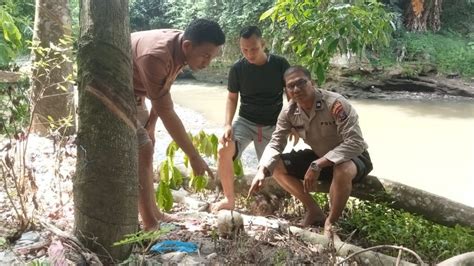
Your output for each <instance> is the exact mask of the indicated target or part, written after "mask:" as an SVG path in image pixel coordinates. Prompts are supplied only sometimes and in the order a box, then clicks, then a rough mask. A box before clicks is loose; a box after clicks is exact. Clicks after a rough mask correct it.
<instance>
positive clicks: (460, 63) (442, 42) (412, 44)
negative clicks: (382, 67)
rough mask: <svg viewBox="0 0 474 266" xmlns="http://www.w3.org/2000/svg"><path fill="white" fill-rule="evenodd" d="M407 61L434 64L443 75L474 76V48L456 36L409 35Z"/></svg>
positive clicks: (406, 38) (406, 43)
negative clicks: (452, 73) (451, 73)
mask: <svg viewBox="0 0 474 266" xmlns="http://www.w3.org/2000/svg"><path fill="white" fill-rule="evenodd" d="M404 41H405V44H404V45H406V51H407V61H415V60H416V61H417V62H418V63H420V64H424V63H433V64H435V65H436V66H437V69H438V70H439V71H440V72H442V73H449V72H457V73H459V74H461V75H463V76H469V77H472V76H474V47H473V46H470V45H469V42H468V40H466V39H464V38H462V37H459V36H455V35H442V34H434V33H425V34H417V33H407V34H406V35H405V38H404Z"/></svg>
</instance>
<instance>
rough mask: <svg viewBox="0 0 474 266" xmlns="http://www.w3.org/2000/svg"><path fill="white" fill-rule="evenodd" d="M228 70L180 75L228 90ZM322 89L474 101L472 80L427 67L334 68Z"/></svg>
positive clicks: (357, 95)
mask: <svg viewBox="0 0 474 266" xmlns="http://www.w3.org/2000/svg"><path fill="white" fill-rule="evenodd" d="M228 69H229V67H223V66H222V64H217V65H216V66H213V65H211V66H210V67H209V68H207V69H204V70H201V71H199V72H194V73H192V72H191V71H190V70H186V69H185V71H184V73H183V74H182V75H180V76H179V77H180V79H181V80H182V81H183V82H186V81H187V82H192V81H196V82H202V83H208V84H215V85H224V86H227V72H228ZM321 88H322V89H325V90H329V91H334V92H337V93H339V94H342V95H344V96H346V97H347V98H349V99H381V100H420V99H421V100H427V99H430V100H448V101H451V100H474V78H472V77H471V78H469V77H463V78H462V77H460V76H459V75H456V74H449V75H442V74H439V73H436V71H434V70H433V69H432V68H430V66H427V67H426V70H424V71H421V72H420V73H419V75H413V74H411V73H407V70H406V69H404V68H402V67H392V68H390V69H384V70H382V69H379V68H376V67H372V66H369V65H367V64H361V65H360V66H356V65H355V64H354V65H350V66H349V65H347V64H343V65H341V66H339V67H333V68H332V69H331V70H330V71H329V73H328V78H327V80H326V82H325V83H324V84H323V85H322V86H321Z"/></svg>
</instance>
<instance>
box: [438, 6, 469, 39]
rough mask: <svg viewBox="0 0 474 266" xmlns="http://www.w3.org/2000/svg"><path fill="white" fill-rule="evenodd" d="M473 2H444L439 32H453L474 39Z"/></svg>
mask: <svg viewBox="0 0 474 266" xmlns="http://www.w3.org/2000/svg"><path fill="white" fill-rule="evenodd" d="M473 22H474V1H472V0H444V1H443V11H442V13H441V30H442V31H454V32H457V33H460V34H462V35H464V36H469V35H470V37H471V38H474V23H473Z"/></svg>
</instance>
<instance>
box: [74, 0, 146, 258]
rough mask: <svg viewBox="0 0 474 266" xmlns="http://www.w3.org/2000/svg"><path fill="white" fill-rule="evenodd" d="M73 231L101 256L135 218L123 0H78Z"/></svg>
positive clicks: (111, 252)
mask: <svg viewBox="0 0 474 266" xmlns="http://www.w3.org/2000/svg"><path fill="white" fill-rule="evenodd" d="M78 44H79V50H78V70H79V72H78V78H79V132H78V134H77V165H76V176H75V178H74V180H73V183H74V190H73V192H74V205H75V228H74V233H75V235H76V236H77V237H78V238H79V239H80V240H81V242H83V243H84V245H85V246H86V247H88V248H89V249H90V250H92V251H93V252H96V253H97V254H98V255H100V256H101V259H102V260H103V261H104V262H105V263H106V264H110V263H112V261H111V260H112V259H113V260H114V262H116V261H119V260H123V259H125V258H127V257H128V256H129V254H130V251H131V247H130V246H118V247H112V244H113V243H114V242H116V241H118V240H120V239H123V237H124V235H125V234H130V233H133V232H135V231H136V230H137V228H138V225H137V221H138V202H137V196H138V177H137V176H138V174H137V173H138V171H137V166H138V153H137V140H136V108H135V104H134V96H133V91H132V65H131V48H130V30H129V19H128V1H127V0H108V1H104V0H81V9H80V38H79V42H78Z"/></svg>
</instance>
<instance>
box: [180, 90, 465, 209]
mask: <svg viewBox="0 0 474 266" xmlns="http://www.w3.org/2000/svg"><path fill="white" fill-rule="evenodd" d="M171 91H172V93H171V94H172V97H173V100H174V102H175V104H176V105H177V106H178V107H179V108H180V109H182V110H185V113H186V114H185V115H184V116H182V120H183V122H184V125H185V127H187V128H193V129H194V130H196V129H199V128H200V127H202V128H203V129H204V130H206V131H211V132H213V133H216V134H221V132H222V125H223V121H224V113H225V103H226V95H227V90H226V89H225V87H224V86H218V85H211V84H204V83H189V82H186V83H183V82H178V83H177V84H175V85H173V88H172V90H171ZM351 103H353V105H354V107H355V108H356V110H357V112H358V114H359V119H360V125H361V128H362V131H363V134H364V138H365V139H366V141H367V143H368V144H369V151H370V154H371V157H372V160H373V162H374V170H373V172H372V174H373V175H375V176H378V177H382V178H386V179H390V180H394V181H397V182H401V183H404V184H407V185H410V186H413V187H417V188H420V189H423V190H426V191H429V192H432V193H435V194H438V195H441V196H444V197H447V198H450V199H452V200H455V201H458V202H461V203H464V204H467V205H470V206H473V207H474V196H473V194H472V193H473V190H474V101H473V100H456V101H442V100H438V101H432V100H431V101H423V100H417V101H413V100H391V101H388V100H351ZM196 117H202V118H201V119H204V120H206V121H205V122H203V121H199V119H198V118H196ZM188 120H193V121H188ZM252 150H253V149H247V151H246V154H245V156H244V163H245V164H246V165H247V167H255V166H256V164H257V162H256V157H255V153H253V151H252Z"/></svg>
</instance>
